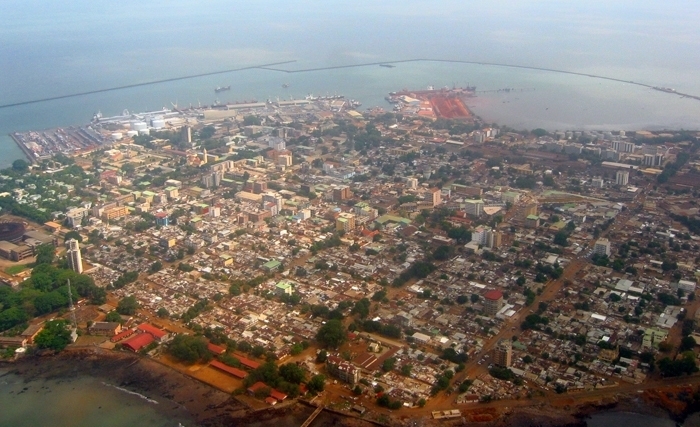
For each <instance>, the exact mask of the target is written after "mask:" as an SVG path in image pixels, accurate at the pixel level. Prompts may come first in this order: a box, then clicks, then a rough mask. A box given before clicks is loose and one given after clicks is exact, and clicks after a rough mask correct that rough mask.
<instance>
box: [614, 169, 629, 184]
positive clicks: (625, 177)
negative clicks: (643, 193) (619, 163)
mask: <svg viewBox="0 0 700 427" xmlns="http://www.w3.org/2000/svg"><path fill="white" fill-rule="evenodd" d="M629 180H630V173H629V172H628V171H617V174H616V175H615V184H617V185H627V183H629Z"/></svg>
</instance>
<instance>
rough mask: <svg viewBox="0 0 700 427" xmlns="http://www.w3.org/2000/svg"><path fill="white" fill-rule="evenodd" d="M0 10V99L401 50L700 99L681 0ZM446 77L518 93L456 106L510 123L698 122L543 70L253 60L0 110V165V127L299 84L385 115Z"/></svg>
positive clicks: (699, 61) (300, 1)
mask: <svg viewBox="0 0 700 427" xmlns="http://www.w3.org/2000/svg"><path fill="white" fill-rule="evenodd" d="M0 16H2V17H3V18H2V19H3V25H1V26H0V76H1V80H0V105H7V104H13V103H20V102H25V101H32V100H38V99H45V98H50V97H56V96H62V95H69V94H75V93H81V92H86V91H93V90H100V89H107V88H114V87H119V86H124V85H131V84H139V83H148V82H152V81H157V80H162V79H171V78H177V77H186V76H191V75H195V74H201V73H208V72H216V71H224V70H234V69H240V68H244V67H250V66H256V65H262V64H271V63H275V62H281V61H295V62H292V63H288V64H284V65H279V66H275V67H273V68H279V69H284V70H304V69H310V68H319V67H337V66H347V65H359V64H364V63H372V62H383V61H386V62H388V61H393V60H403V59H415V58H431V59H451V60H464V61H476V62H491V63H500V64H516V65H525V66H533V67H545V68H553V69H560V70H568V71H574V72H581V73H587V74H595V75H602V76H607V77H614V78H620V79H623V80H631V81H636V82H641V83H645V84H650V85H653V86H662V87H673V88H675V89H677V90H678V91H682V92H686V93H690V94H696V95H700V80H698V79H697V75H696V70H697V69H700V27H698V26H697V25H695V24H696V22H697V20H698V19H700V5H699V4H698V3H697V2H694V1H683V0H670V1H666V2H638V1H624V0H623V1H619V2H607V1H603V0H591V1H586V2H561V1H556V0H540V1H532V2H524V1H519V0H503V1H499V2H492V1H489V0H474V1H470V2H464V1H457V0H441V1H436V2H424V1H418V0H387V1H382V2H376V1H371V0H356V1H353V2H343V1H327V2H310V1H308V0H289V1H287V2H283V3H280V2H277V1H272V0H255V1H253V0H244V1H240V2H230V1H225V0H210V1H207V2H206V3H204V4H202V3H201V2H198V1H194V0H177V1H169V0H152V1H147V2H144V1H140V0H139V1H137V0H124V1H121V2H94V1H92V0H74V1H71V2H51V1H48V0H4V1H3V2H0ZM229 85H230V86H231V91H228V92H221V93H219V94H216V93H214V88H215V87H217V86H229ZM282 85H288V86H289V87H288V88H283V87H282ZM455 85H456V86H466V85H473V86H476V87H477V89H478V90H487V91H488V90H497V89H503V88H512V89H516V90H515V91H511V92H509V93H504V92H490V93H480V94H479V95H478V97H477V98H474V99H471V100H469V102H468V104H469V106H470V108H472V109H473V111H474V112H475V113H476V114H477V115H479V116H481V117H482V118H483V119H485V120H486V121H488V122H497V123H500V124H504V125H508V126H511V127H513V128H516V129H532V128H535V127H543V128H546V129H548V130H564V129H584V128H585V129H601V130H603V129H611V130H616V129H625V130H634V129H652V130H658V129H666V128H668V129H678V128H685V129H700V101H696V100H692V99H685V98H681V97H679V96H677V95H670V94H665V93H661V92H658V91H654V90H651V89H648V88H643V87H639V86H634V85H630V84H626V83H620V82H613V81H609V80H600V79H595V78H591V77H585V76H577V75H570V74H557V73H553V72H549V71H538V70H528V69H522V68H512V67H502V66H493V65H475V64H455V63H444V62H430V61H425V62H411V63H401V64H396V67H395V68H385V67H379V66H378V65H373V66H366V67H358V68H340V69H330V70H317V71H310V72H303V73H295V74H288V73H284V72H280V71H272V70H262V69H253V70H243V71H232V72H229V73H223V74H216V75H210V76H205V77H198V78H192V79H185V80H177V81H170V82H165V83H159V84H153V85H146V86H139V87H134V88H127V89H121V90H115V91H108V92H101V93H96V94H91V95H85V96H80V97H73V98H65V99H60V100H54V101H46V102H40V103H32V104H27V105H21V106H15V107H7V108H0V167H6V166H8V165H10V164H11V163H12V161H13V160H14V159H17V158H21V157H22V153H21V152H20V150H19V149H18V148H17V147H16V146H15V144H14V142H13V141H12V140H11V138H10V137H9V136H8V134H9V133H11V132H15V131H26V130H30V129H34V130H42V129H46V128H51V127H68V126H72V125H82V124H86V123H88V122H89V121H90V119H91V118H92V116H93V114H94V113H96V112H97V111H101V112H102V114H103V115H105V116H109V115H117V114H121V113H122V111H123V110H125V109H127V110H129V111H131V112H140V111H149V110H159V109H162V108H164V107H165V108H171V107H172V105H178V106H189V105H199V104H202V105H210V104H212V103H214V102H215V101H217V100H218V101H220V102H227V101H243V100H251V99H256V100H259V101H261V100H266V99H273V100H274V99H277V98H279V99H289V98H290V97H294V98H301V97H304V96H306V95H308V94H311V93H312V94H315V95H326V94H343V95H345V96H347V97H349V98H354V99H357V100H359V101H360V102H362V103H363V107H362V108H368V107H374V106H382V107H385V108H390V105H389V104H387V103H386V102H385V101H384V96H385V95H386V94H387V93H388V92H391V91H395V90H400V89H404V88H407V89H424V88H427V87H428V86H434V87H436V88H440V87H444V86H447V87H452V86H455Z"/></svg>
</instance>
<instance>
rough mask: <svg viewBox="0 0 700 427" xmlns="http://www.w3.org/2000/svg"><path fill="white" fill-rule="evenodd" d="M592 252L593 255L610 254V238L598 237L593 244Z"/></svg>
mask: <svg viewBox="0 0 700 427" xmlns="http://www.w3.org/2000/svg"><path fill="white" fill-rule="evenodd" d="M593 253H594V254H595V255H605V256H610V240H608V239H605V238H603V239H598V240H597V241H596V242H595V245H593Z"/></svg>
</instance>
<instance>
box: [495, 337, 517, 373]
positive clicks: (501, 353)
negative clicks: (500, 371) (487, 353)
mask: <svg viewBox="0 0 700 427" xmlns="http://www.w3.org/2000/svg"><path fill="white" fill-rule="evenodd" d="M512 358H513V344H512V343H511V342H510V340H507V339H503V340H500V341H499V342H498V345H496V348H494V349H493V363H495V364H496V365H498V366H502V367H504V368H510V365H511V359H512Z"/></svg>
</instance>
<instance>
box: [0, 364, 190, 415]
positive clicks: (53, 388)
mask: <svg viewBox="0 0 700 427" xmlns="http://www.w3.org/2000/svg"><path fill="white" fill-rule="evenodd" d="M3 374H4V372H2V371H0V427H34V426H52V427H94V426H100V427H133V426H143V427H178V424H179V423H182V425H185V426H190V425H192V424H191V423H190V422H189V421H188V420H187V417H186V415H183V416H181V417H179V418H177V417H172V416H166V415H163V413H161V412H159V411H158V409H160V408H159V406H162V405H175V404H174V403H173V402H168V401H157V400H155V399H151V398H148V397H147V396H142V395H139V394H136V393H134V392H132V391H129V390H126V389H120V388H117V387H115V386H114V385H110V384H108V383H105V382H102V381H101V380H98V379H95V378H91V377H78V378H75V379H71V380H66V379H61V380H51V379H35V380H32V381H29V382H25V380H24V379H23V378H21V377H18V376H16V375H13V374H5V375H3Z"/></svg>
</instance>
